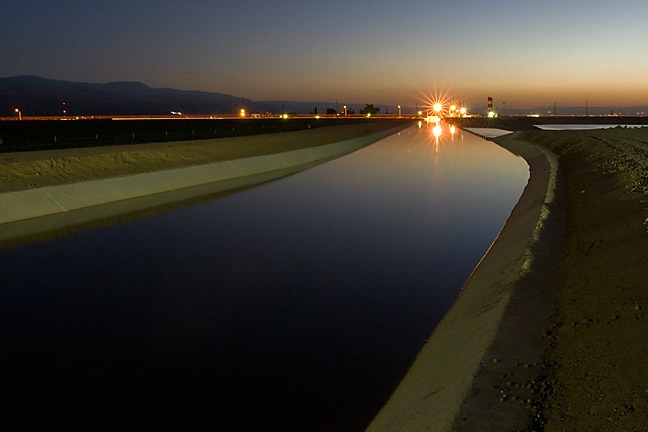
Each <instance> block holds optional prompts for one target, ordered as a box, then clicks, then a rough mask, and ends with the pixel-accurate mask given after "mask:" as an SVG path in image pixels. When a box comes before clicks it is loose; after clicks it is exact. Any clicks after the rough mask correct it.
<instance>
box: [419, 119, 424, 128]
mask: <svg viewBox="0 0 648 432" xmlns="http://www.w3.org/2000/svg"><path fill="white" fill-rule="evenodd" d="M418 126H419V129H421V126H423V122H422V121H421V120H419V122H418Z"/></svg>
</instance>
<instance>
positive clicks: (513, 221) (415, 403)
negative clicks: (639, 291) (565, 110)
mask: <svg viewBox="0 0 648 432" xmlns="http://www.w3.org/2000/svg"><path fill="white" fill-rule="evenodd" d="M515 136H516V134H513V135H511V136H509V137H507V138H504V139H501V138H500V139H498V140H497V141H498V143H499V144H500V145H502V146H503V147H504V148H506V149H508V150H509V151H511V152H513V153H514V154H517V155H520V156H522V157H524V158H525V160H526V161H527V163H528V164H529V168H530V178H529V182H528V184H527V186H526V188H525V190H524V192H523V194H522V196H521V198H520V200H519V201H518V203H517V204H516V206H515V208H514V209H513V211H512V212H511V215H510V217H509V219H508V220H507V222H506V224H505V227H504V228H503V230H502V231H501V233H500V234H499V236H498V237H497V239H496V240H495V242H494V243H493V244H492V246H491V247H490V249H489V251H488V252H487V254H486V255H485V256H484V258H483V259H482V260H481V262H480V263H479V265H478V266H477V268H476V269H475V270H474V271H473V273H472V275H471V276H470V278H469V279H468V281H467V283H466V284H465V286H464V288H463V290H462V292H461V293H460V295H459V297H458V298H457V300H456V302H455V304H454V305H453V306H452V308H451V309H450V311H449V312H448V313H447V314H446V316H445V317H444V318H443V320H442V321H441V322H440V323H439V325H438V326H437V328H436V329H435V330H434V332H433V334H432V335H431V336H430V338H429V340H428V342H427V343H426V345H425V346H424V347H423V349H422V350H421V352H420V353H419V355H418V356H417V358H416V360H415V362H414V363H413V365H412V366H411V368H410V370H409V371H408V373H407V375H406V376H405V377H404V379H403V380H402V382H401V383H400V385H399V386H398V388H397V389H396V390H395V392H394V393H393V395H392V397H391V398H390V400H389V401H388V402H387V404H386V405H385V406H384V407H383V409H382V410H381V411H380V412H379V413H378V415H377V416H376V418H375V419H374V420H373V422H372V423H371V424H370V425H369V427H368V429H367V431H369V432H378V431H380V432H383V431H384V432H387V431H390V432H395V431H408V432H409V431H451V430H452V431H455V430H457V431H458V430H461V431H464V430H465V431H468V430H470V431H505V430H511V431H513V430H527V428H528V427H529V425H530V424H532V423H533V422H536V423H538V422H541V420H542V419H541V418H540V417H541V414H540V410H539V408H540V407H539V406H538V405H539V404H540V403H541V402H540V401H539V399H538V396H537V395H538V394H539V393H541V388H540V387H542V385H543V378H542V377H543V375H544V371H543V364H542V358H543V354H544V345H545V340H544V338H543V336H542V331H543V329H545V328H547V325H548V321H549V315H550V314H551V311H552V299H553V297H554V296H555V292H556V290H557V286H558V282H557V280H554V278H555V277H557V270H556V269H557V262H556V259H555V257H556V253H557V250H558V249H559V246H560V244H561V241H562V227H563V224H564V221H563V215H562V213H561V211H562V210H561V209H562V207H561V200H562V198H561V193H560V190H561V187H560V184H561V182H560V178H559V177H558V164H557V160H556V158H555V156H554V155H553V154H552V153H549V152H547V151H545V150H542V149H540V148H539V147H536V146H534V145H531V144H527V143H524V142H521V141H517V140H516V139H515Z"/></svg>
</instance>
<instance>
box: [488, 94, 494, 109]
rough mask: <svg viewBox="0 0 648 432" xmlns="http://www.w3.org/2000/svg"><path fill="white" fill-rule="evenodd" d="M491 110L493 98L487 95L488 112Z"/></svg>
mask: <svg viewBox="0 0 648 432" xmlns="http://www.w3.org/2000/svg"><path fill="white" fill-rule="evenodd" d="M491 111H493V98H492V97H490V96H488V112H491Z"/></svg>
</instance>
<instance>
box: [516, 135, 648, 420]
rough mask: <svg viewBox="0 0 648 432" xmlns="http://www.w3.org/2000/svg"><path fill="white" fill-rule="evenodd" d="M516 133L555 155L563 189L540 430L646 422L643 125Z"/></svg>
mask: <svg viewBox="0 0 648 432" xmlns="http://www.w3.org/2000/svg"><path fill="white" fill-rule="evenodd" d="M517 138H518V139H520V140H524V141H527V142H531V143H534V144H538V145H541V146H544V147H546V148H548V149H549V150H551V151H552V152H554V153H555V154H556V155H557V156H558V160H559V170H560V173H561V175H562V177H563V179H564V184H565V192H566V207H567V208H566V238H565V242H564V245H563V249H562V254H561V256H560V257H558V258H559V259H560V269H561V274H560V277H561V280H562V283H561V289H560V292H559V294H558V297H557V298H556V299H555V302H554V305H555V313H554V314H553V316H552V317H551V323H550V325H549V326H548V328H547V330H546V335H547V349H546V363H547V366H548V368H547V370H548V371H549V374H548V384H549V386H548V387H547V388H546V389H545V390H546V391H545V394H544V398H545V400H544V401H543V406H544V412H543V415H544V422H546V424H545V425H544V427H545V430H547V431H645V430H648V316H646V311H647V310H648V277H647V276H646V274H647V273H646V266H647V264H648V170H647V168H648V128H639V129H626V128H615V129H608V130H597V131H559V132H531V131H529V132H521V133H519V134H518V136H517Z"/></svg>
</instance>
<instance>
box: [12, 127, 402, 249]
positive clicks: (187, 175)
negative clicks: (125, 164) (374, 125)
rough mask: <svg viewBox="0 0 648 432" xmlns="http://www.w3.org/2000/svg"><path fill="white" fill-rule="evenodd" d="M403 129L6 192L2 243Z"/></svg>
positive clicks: (265, 174)
mask: <svg viewBox="0 0 648 432" xmlns="http://www.w3.org/2000/svg"><path fill="white" fill-rule="evenodd" d="M403 127H404V126H399V127H396V128H392V129H387V130H384V131H380V132H377V133H373V134H370V135H367V136H362V137H357V138H353V139H349V140H345V141H341V142H337V143H332V144H327V145H320V146H316V147H309V148H305V149H300V150H294V151H288V152H283V153H278V154H269V155H262V156H255V157H248V158H242V159H235V160H227V161H221V162H215V163H207V164H201V165H194V166H189V167H182V168H175V169H167V170H162V171H155V172H146V173H139V174H133V175H126V176H119V177H112V178H103V179H97V180H90V181H83V182H77V183H68V184H62V185H55V186H45V187H40V188H33V189H26V190H19V191H11V192H5V193H2V194H0V243H2V242H7V241H9V240H11V239H12V238H16V237H22V236H26V235H31V234H34V233H35V232H36V231H46V230H51V229H59V228H61V227H64V226H67V225H74V224H79V223H86V222H88V221H89V220H92V219H95V218H98V217H102V218H104V217H106V216H107V215H117V214H119V213H124V212H128V211H133V210H142V209H144V208H147V207H151V206H160V205H163V204H164V203H171V202H174V201H178V200H187V199H191V198H195V197H197V196H201V195H209V194H214V193H223V192H224V191H227V190H231V189H240V188H243V187H248V186H250V185H253V184H257V183H261V182H266V181H270V180H272V179H274V178H280V177H283V176H286V175H290V174H292V173H295V172H298V171H301V170H304V169H307V168H309V167H312V166H314V165H317V164H321V163H324V162H326V161H328V160H331V159H335V158H338V157H340V156H343V155H345V154H348V153H351V152H353V151H356V150H358V149H360V148H362V147H365V146H367V145H369V144H371V143H373V142H376V141H378V140H380V139H382V138H385V137H387V136H389V135H391V134H393V133H396V132H398V131H399V130H401V129H402V128H403ZM115 203H118V205H110V204H115Z"/></svg>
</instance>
